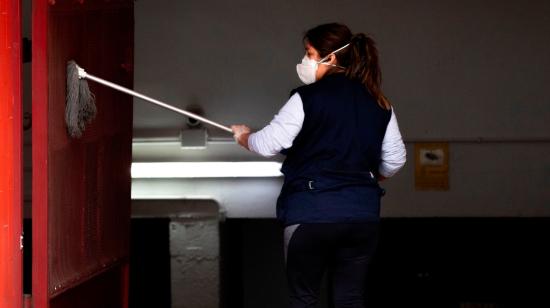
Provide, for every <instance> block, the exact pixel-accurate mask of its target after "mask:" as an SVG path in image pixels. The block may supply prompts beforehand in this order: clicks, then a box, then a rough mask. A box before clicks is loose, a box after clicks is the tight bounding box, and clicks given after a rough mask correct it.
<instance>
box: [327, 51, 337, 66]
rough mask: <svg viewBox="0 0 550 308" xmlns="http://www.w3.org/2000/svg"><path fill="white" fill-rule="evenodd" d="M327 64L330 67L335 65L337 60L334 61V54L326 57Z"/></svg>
mask: <svg viewBox="0 0 550 308" xmlns="http://www.w3.org/2000/svg"><path fill="white" fill-rule="evenodd" d="M328 63H329V64H332V65H337V60H336V55H335V54H333V53H331V54H330V55H329V56H328Z"/></svg>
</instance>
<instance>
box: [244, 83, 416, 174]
mask: <svg viewBox="0 0 550 308" xmlns="http://www.w3.org/2000/svg"><path fill="white" fill-rule="evenodd" d="M304 117H305V114H304V107H303V103H302V98H301V97H300V94H298V93H295V94H294V95H292V96H291V97H290V99H289V100H288V102H287V103H286V104H285V105H284V106H283V107H282V108H281V110H280V111H279V113H278V114H277V115H275V117H274V118H273V120H272V121H271V122H270V123H269V125H267V126H266V127H264V128H263V129H261V130H259V131H258V132H256V133H253V134H251V135H250V136H249V138H248V148H249V149H250V150H251V151H253V152H256V153H258V154H260V155H262V156H265V157H270V156H274V155H276V154H277V153H279V152H280V151H281V150H283V149H288V148H290V147H291V146H292V143H293V142H294V139H295V138H296V136H298V133H300V130H301V129H302V124H303V123H304ZM406 156H407V152H406V150H405V144H404V143H403V139H402V138H401V132H400V131H399V126H398V124H397V118H396V116H395V112H394V110H393V108H392V113H391V118H390V121H389V122H388V126H387V128H386V134H385V135H384V139H383V141H382V152H381V158H382V162H381V164H380V167H379V170H378V171H379V172H380V174H381V175H382V176H384V177H386V178H389V177H391V176H393V175H394V174H395V173H397V171H399V170H400V169H401V168H402V167H403V165H405V161H406V160H407V158H406Z"/></svg>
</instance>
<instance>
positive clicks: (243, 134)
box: [231, 125, 250, 150]
mask: <svg viewBox="0 0 550 308" xmlns="http://www.w3.org/2000/svg"><path fill="white" fill-rule="evenodd" d="M231 130H233V138H234V139H235V141H237V143H238V144H240V145H241V146H242V147H243V148H245V149H247V150H249V148H248V136H250V127H248V126H246V125H231Z"/></svg>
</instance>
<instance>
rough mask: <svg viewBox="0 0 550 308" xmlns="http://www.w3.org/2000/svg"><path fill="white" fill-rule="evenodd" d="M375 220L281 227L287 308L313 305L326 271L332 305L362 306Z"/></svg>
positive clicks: (376, 226) (374, 245)
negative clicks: (283, 229) (286, 281)
mask: <svg viewBox="0 0 550 308" xmlns="http://www.w3.org/2000/svg"><path fill="white" fill-rule="evenodd" d="M377 240H378V223H375V222H373V223H325V224H323V223H315V224H300V225H298V226H297V227H296V225H294V226H290V227H287V228H286V229H285V243H286V244H287V248H286V272H287V279H288V286H289V291H290V307H291V308H309V307H316V305H317V302H318V299H319V292H320V288H321V280H322V278H323V275H324V273H325V272H326V273H327V274H328V275H329V276H328V278H329V279H328V280H329V282H330V284H331V286H330V291H331V295H332V296H331V298H332V300H333V304H334V307H335V308H343V307H349V308H356V307H357V308H361V307H365V288H366V275H367V266H368V263H369V262H370V260H371V258H372V256H373V254H374V250H375V248H376V244H377Z"/></svg>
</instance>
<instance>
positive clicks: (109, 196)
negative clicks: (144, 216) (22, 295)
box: [32, 0, 133, 308]
mask: <svg viewBox="0 0 550 308" xmlns="http://www.w3.org/2000/svg"><path fill="white" fill-rule="evenodd" d="M32 23H33V25H32V29H33V32H32V36H33V40H32V41H33V46H32V50H33V51H32V59H33V61H32V82H33V87H32V104H33V107H32V113H33V119H32V120H33V124H32V128H33V131H32V138H33V154H32V156H33V183H32V189H33V193H32V195H33V204H32V207H33V212H32V216H33V219H32V220H33V222H32V228H33V265H32V271H33V281H32V290H33V294H32V298H33V306H34V307H35V308H49V307H52V308H59V307H63V308H65V307H86V308H88V307H90V308H91V307H94V308H95V307H127V305H128V302H127V296H128V258H129V235H128V233H129V226H130V184H131V181H130V180H131V179H130V173H129V170H130V165H131V132H132V99H131V97H129V96H127V95H121V94H119V93H118V92H115V91H111V90H109V89H105V88H102V87H96V85H94V84H90V88H91V90H92V92H94V93H95V95H96V98H97V101H96V104H97V106H98V111H99V112H98V115H97V117H96V118H95V119H94V121H93V122H92V123H91V124H89V125H88V126H87V129H86V132H85V134H84V135H83V136H82V138H80V139H71V138H69V137H68V135H67V132H66V127H65V125H64V108H65V78H66V63H67V61H68V60H70V59H74V60H76V61H77V62H78V63H79V64H80V65H82V66H83V67H86V68H89V69H90V70H91V71H93V72H94V73H96V74H98V75H99V76H105V77H106V78H109V79H110V80H113V81H115V82H117V83H121V84H123V85H125V86H127V87H132V80H133V78H132V72H131V71H129V70H128V69H127V68H126V67H125V66H124V65H123V64H126V63H131V60H132V59H131V56H132V55H133V1H131V0H109V1H105V0H87V1H75V0H56V1H52V0H34V1H33V15H32ZM82 38H85V39H82ZM126 52H127V53H128V55H127V54H126ZM128 61H129V62H128ZM111 78H113V79H111ZM113 115H116V116H113Z"/></svg>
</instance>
